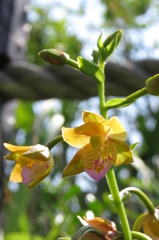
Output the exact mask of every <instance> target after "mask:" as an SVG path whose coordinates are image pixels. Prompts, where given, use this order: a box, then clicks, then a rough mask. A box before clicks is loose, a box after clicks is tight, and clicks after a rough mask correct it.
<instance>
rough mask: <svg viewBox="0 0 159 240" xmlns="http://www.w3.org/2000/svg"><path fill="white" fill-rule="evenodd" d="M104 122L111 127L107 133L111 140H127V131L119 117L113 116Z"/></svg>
mask: <svg viewBox="0 0 159 240" xmlns="http://www.w3.org/2000/svg"><path fill="white" fill-rule="evenodd" d="M103 124H104V125H105V126H107V127H108V126H109V127H110V130H109V132H108V134H107V137H108V139H109V140H119V141H125V139H126V138H127V133H126V131H125V129H124V127H123V126H122V124H121V122H120V121H119V119H118V118H117V117H112V118H110V119H108V120H106V121H105V122H103Z"/></svg>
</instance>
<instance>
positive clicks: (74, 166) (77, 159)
mask: <svg viewBox="0 0 159 240" xmlns="http://www.w3.org/2000/svg"><path fill="white" fill-rule="evenodd" d="M82 153H83V148H82V149H80V150H79V151H78V152H77V153H76V154H75V155H74V157H73V159H72V160H71V161H70V163H69V164H68V165H67V166H66V167H65V169H64V170H63V175H62V177H63V178H65V177H69V176H74V175H76V174H79V173H82V172H83V171H84V166H83V163H82V160H81V155H82Z"/></svg>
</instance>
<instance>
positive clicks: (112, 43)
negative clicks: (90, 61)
mask: <svg viewBox="0 0 159 240" xmlns="http://www.w3.org/2000/svg"><path fill="white" fill-rule="evenodd" d="M122 36H123V31H122V29H119V30H117V31H116V32H114V33H113V34H111V35H110V36H109V37H107V39H106V40H105V41H104V43H103V47H105V48H106V49H107V57H108V56H110V55H111V54H112V53H113V52H114V50H115V49H116V48H117V46H118V44H119V43H120V41H121V39H122Z"/></svg>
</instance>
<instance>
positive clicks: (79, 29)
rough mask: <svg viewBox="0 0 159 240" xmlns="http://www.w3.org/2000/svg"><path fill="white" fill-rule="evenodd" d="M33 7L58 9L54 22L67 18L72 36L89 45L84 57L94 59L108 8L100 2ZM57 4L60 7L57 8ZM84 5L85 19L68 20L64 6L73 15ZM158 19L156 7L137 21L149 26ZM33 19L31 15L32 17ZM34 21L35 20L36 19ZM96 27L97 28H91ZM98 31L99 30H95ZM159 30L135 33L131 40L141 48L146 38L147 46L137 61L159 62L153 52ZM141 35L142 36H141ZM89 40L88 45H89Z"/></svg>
mask: <svg viewBox="0 0 159 240" xmlns="http://www.w3.org/2000/svg"><path fill="white" fill-rule="evenodd" d="M30 1H31V4H32V5H41V6H42V7H44V8H45V7H48V6H49V7H50V5H54V7H53V8H52V10H51V11H50V16H51V17H52V18H53V19H56V20H58V19H59V20H60V19H63V18H66V19H67V24H68V31H69V32H70V33H72V34H76V35H77V36H78V37H79V38H80V39H82V40H83V41H85V42H86V43H85V44H84V48H83V51H82V55H84V56H87V57H89V56H90V55H91V52H92V49H93V48H94V47H96V41H97V38H98V36H99V34H100V31H101V23H102V14H103V12H104V11H105V7H104V6H102V4H101V3H99V0H87V1H85V0H75V1H74V0H67V1H63V0H30ZM55 3H56V4H55ZM81 4H84V6H85V7H84V11H85V14H84V15H83V16H82V17H81V16H80V15H78V14H70V15H69V16H68V14H67V12H66V11H65V8H62V7H61V6H60V5H62V6H65V7H66V8H69V9H70V10H72V11H78V10H79V9H80V6H81ZM155 15H156V16H157V15H158V10H157V8H154V7H153V6H151V7H150V9H149V10H148V12H147V14H146V15H145V16H144V17H143V16H140V17H138V18H137V21H139V22H141V23H143V24H145V22H146V21H147V20H150V19H154V16H155ZM30 16H31V14H30ZM32 17H33V16H32ZM91 26H93V28H92V27H91ZM94 27H95V28H94ZM158 30H159V22H158V21H156V23H154V24H152V25H151V26H148V27H147V28H145V29H142V30H140V31H138V32H137V31H133V30H132V34H131V37H132V39H133V41H134V43H136V44H138V39H139V35H141V34H142V35H143V42H144V45H145V46H146V51H145V48H144V49H141V50H140V51H138V53H136V55H135V58H141V59H142V58H159V48H158V49H156V50H155V51H152V46H153V45H154V43H156V44H157V43H158V44H159V35H158V34H156V33H157V32H158ZM109 34H110V31H107V32H106V31H105V30H104V34H103V35H104V36H103V37H106V36H107V35H109ZM138 34H139V35H138ZM86 40H87V41H86Z"/></svg>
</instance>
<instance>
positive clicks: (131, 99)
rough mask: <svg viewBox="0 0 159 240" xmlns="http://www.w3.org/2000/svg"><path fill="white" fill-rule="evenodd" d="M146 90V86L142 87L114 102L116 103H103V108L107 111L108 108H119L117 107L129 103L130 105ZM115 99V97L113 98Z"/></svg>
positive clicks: (125, 105) (144, 93)
mask: <svg viewBox="0 0 159 240" xmlns="http://www.w3.org/2000/svg"><path fill="white" fill-rule="evenodd" d="M147 93H148V92H147V90H146V88H145V87H144V88H142V89H140V90H138V91H136V92H134V93H132V94H130V95H129V96H127V97H125V98H123V100H122V99H121V100H122V101H120V102H118V103H116V104H113V105H112V104H110V105H109V104H108V105H107V103H106V105H105V109H106V110H107V111H108V110H109V109H112V108H119V107H127V106H129V105H131V104H132V103H134V102H135V101H136V100H137V99H139V98H140V97H143V96H144V95H146V94H147ZM114 100H115V99H114Z"/></svg>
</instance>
